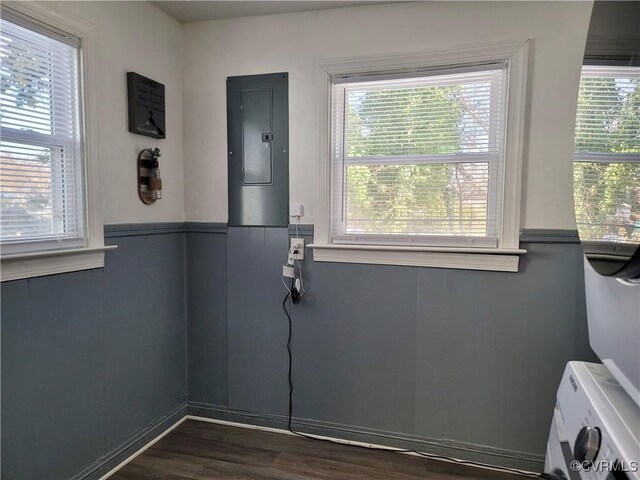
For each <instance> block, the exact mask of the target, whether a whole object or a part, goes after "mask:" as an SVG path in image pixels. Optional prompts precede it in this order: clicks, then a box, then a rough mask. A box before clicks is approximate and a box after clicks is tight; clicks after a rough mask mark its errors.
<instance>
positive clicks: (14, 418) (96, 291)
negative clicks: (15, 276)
mask: <svg viewBox="0 0 640 480" xmlns="http://www.w3.org/2000/svg"><path fill="white" fill-rule="evenodd" d="M178 225H179V228H177V229H171V228H164V229H163V228H159V229H158V228H156V230H149V231H146V230H145V231H141V230H139V229H136V228H130V229H129V230H127V229H125V228H123V227H122V226H118V227H114V228H113V229H109V228H107V229H106V234H107V237H108V238H107V243H109V244H117V245H118V248H117V249H116V250H113V251H109V252H107V254H106V265H105V268H104V269H96V270H89V271H82V272H74V273H68V274H62V275H54V276H49V277H41V278H34V279H30V280H18V281H13V282H6V283H2V287H1V293H2V311H1V313H2V414H1V415H2V478H3V479H6V480H10V479H16V480H25V479H34V480H41V479H47V480H58V479H60V480H62V479H69V478H97V477H98V476H99V475H100V474H101V473H104V472H105V471H106V470H107V468H110V467H113V466H115V464H116V463H117V461H118V460H119V461H122V460H123V459H124V458H126V456H127V455H128V454H130V453H131V452H132V451H134V450H135V449H136V448H139V447H140V446H141V445H143V444H144V443H145V442H146V441H148V440H149V439H150V438H152V437H153V436H155V435H157V434H158V433H159V432H160V431H162V429H164V428H166V427H167V426H169V425H170V424H172V423H174V422H175V421H176V420H177V419H179V418H181V417H182V416H183V415H184V413H185V406H184V402H185V398H186V341H185V340H186V332H185V295H184V293H185V286H186V284H185V263H184V255H185V246H186V243H185V242H186V238H185V236H186V234H185V233H184V227H183V226H182V224H178ZM168 227H170V225H169V226H168ZM167 232H168V233H167ZM172 232H173V233H172ZM140 233H145V235H140Z"/></svg>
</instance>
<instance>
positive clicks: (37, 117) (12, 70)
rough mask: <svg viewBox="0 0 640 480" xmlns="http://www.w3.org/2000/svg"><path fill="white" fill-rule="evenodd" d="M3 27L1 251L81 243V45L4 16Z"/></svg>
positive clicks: (0, 35) (0, 46)
mask: <svg viewBox="0 0 640 480" xmlns="http://www.w3.org/2000/svg"><path fill="white" fill-rule="evenodd" d="M0 26H1V33H0V60H1V67H0V71H1V76H2V77H1V78H2V84H1V88H0V138H1V140H0V202H1V212H0V213H1V216H0V219H1V222H0V242H1V243H2V251H3V254H5V253H19V252H30V251H40V250H50V249H56V248H68V247H74V246H82V245H84V243H85V242H84V220H83V219H84V212H83V210H84V208H83V198H84V197H83V171H82V138H81V117H80V91H79V90H80V87H79V85H80V82H79V42H78V41H77V40H76V39H72V38H69V37H68V36H66V35H65V36H63V35H60V34H58V33H57V32H54V31H48V30H47V29H46V28H44V27H42V26H40V25H35V24H34V25H31V24H29V23H28V22H26V21H24V20H22V19H16V21H15V23H14V21H13V18H11V21H9V20H8V19H7V17H6V16H4V15H3V18H2V19H1V20H0Z"/></svg>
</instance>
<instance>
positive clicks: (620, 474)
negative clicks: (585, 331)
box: [556, 362, 640, 480]
mask: <svg viewBox="0 0 640 480" xmlns="http://www.w3.org/2000/svg"><path fill="white" fill-rule="evenodd" d="M556 409H557V413H558V414H556V423H557V424H558V425H557V427H558V429H559V430H560V431H562V432H563V435H564V436H565V437H566V439H567V442H568V444H569V446H570V447H571V450H572V451H571V454H572V455H571V456H572V457H573V460H571V461H570V462H569V464H568V465H567V468H568V469H570V470H571V473H572V474H573V473H575V474H576V475H575V477H576V478H581V479H593V480H595V479H599V480H602V479H606V480H610V479H633V480H640V428H639V427H640V407H639V406H638V405H637V404H636V403H635V402H634V401H633V400H632V399H631V397H629V396H628V394H626V392H625V391H624V389H623V388H622V387H621V386H620V384H619V383H618V382H617V380H615V378H614V377H613V376H612V375H611V374H610V373H609V371H608V370H607V369H606V368H605V367H604V365H601V364H595V363H586V362H569V363H568V364H567V367H566V369H565V372H564V375H563V377H562V382H561V383H560V387H559V389H558V401H557V405H556ZM567 460H568V461H569V459H567ZM573 476H574V475H572V477H573Z"/></svg>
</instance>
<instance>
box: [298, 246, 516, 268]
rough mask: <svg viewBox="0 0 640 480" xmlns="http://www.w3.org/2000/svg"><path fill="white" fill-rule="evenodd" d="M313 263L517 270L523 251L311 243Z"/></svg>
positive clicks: (514, 249)
mask: <svg viewBox="0 0 640 480" xmlns="http://www.w3.org/2000/svg"><path fill="white" fill-rule="evenodd" d="M309 247H311V248H313V260H314V261H316V262H338V263H366V264H373V265H405V266H412V267H433V268H455V269H462V270H490V271H496V272H517V271H518V264H519V260H520V255H524V254H526V253H527V251H526V250H523V249H519V248H513V249H507V248H463V247H402V246H378V245H336V244H311V245H309Z"/></svg>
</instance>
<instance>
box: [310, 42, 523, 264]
mask: <svg viewBox="0 0 640 480" xmlns="http://www.w3.org/2000/svg"><path fill="white" fill-rule="evenodd" d="M528 58H529V41H528V40H523V41H517V42H506V43H499V44H493V45H485V46H472V47H466V48H459V49H453V50H446V51H437V52H423V53H408V54H399V55H391V56H376V57H359V58H343V59H334V60H321V61H319V62H317V63H316V81H317V95H318V98H317V109H318V111H317V114H318V119H317V122H318V124H317V129H318V139H317V148H318V157H317V158H318V160H317V171H316V177H317V191H316V205H317V209H318V215H317V218H316V221H315V225H314V243H313V244H312V245H310V246H311V247H313V248H314V252H313V259H314V260H315V261H321V262H346V263H369V264H385V265H413V266H424V267H437V268H458V269H471V270H495V271H508V272H517V271H518V263H519V256H520V255H522V254H525V253H526V250H523V249H521V248H519V247H520V210H521V203H522V181H523V178H522V165H523V156H524V134H525V133H524V132H525V111H526V102H527V69H528V62H529V60H528ZM494 61H495V62H499V61H507V62H508V65H509V69H508V79H507V105H506V108H507V122H506V145H505V166H504V168H505V171H504V180H503V181H504V187H503V192H504V201H503V207H502V220H501V224H500V232H501V234H500V239H499V241H498V245H497V247H496V248H474V247H466V248H464V247H450V248H443V247H410V246H391V245H385V246H374V245H340V244H337V243H332V241H331V203H330V199H331V183H332V176H331V159H330V145H331V117H330V115H331V104H330V99H331V95H330V93H331V84H332V82H331V80H332V78H335V77H340V76H344V75H357V74H363V75H370V74H384V73H393V72H411V71H419V70H420V69H425V68H434V67H447V66H458V65H465V64H468V65H472V64H481V63H487V62H494Z"/></svg>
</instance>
